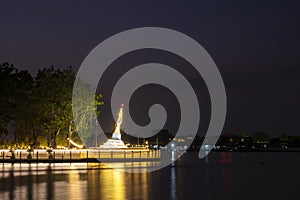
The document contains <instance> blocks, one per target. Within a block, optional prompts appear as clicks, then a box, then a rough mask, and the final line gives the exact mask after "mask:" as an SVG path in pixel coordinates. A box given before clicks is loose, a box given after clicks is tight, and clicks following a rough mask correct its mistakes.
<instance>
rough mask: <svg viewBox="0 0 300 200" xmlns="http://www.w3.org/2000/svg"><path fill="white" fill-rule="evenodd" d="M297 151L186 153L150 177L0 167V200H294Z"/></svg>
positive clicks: (70, 168)
mask: <svg viewBox="0 0 300 200" xmlns="http://www.w3.org/2000/svg"><path fill="white" fill-rule="evenodd" d="M299 156H300V153H278V152H277V153H271V152H269V153H267V152H266V153H225V152H224V153H223V152H221V153H219V152H212V153H210V154H209V155H208V157H206V158H204V159H201V160H200V159H198V158H197V154H196V153H187V154H185V155H184V156H183V157H182V158H180V159H179V160H177V161H176V162H175V163H174V164H173V165H170V166H168V167H166V168H163V169H161V170H159V171H155V172H151V173H140V174H139V173H136V174H130V173H123V172H119V171H117V170H114V169H111V168H108V167H106V166H105V165H103V164H93V165H91V164H89V165H87V164H80V163H77V164H76V163H72V164H69V163H65V164H51V165H49V164H31V165H29V164H21V165H20V164H14V165H11V164H3V165H2V164H1V165H2V166H1V165H0V169H2V170H1V171H0V199H1V200H6V199H37V200H41V199H49V200H51V199H58V200H64V199H76V200H80V199H200V200H201V199H243V200H244V199H251V200H253V199H297V200H299V199H300V184H299V183H300V157H299Z"/></svg>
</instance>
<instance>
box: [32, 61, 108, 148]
mask: <svg viewBox="0 0 300 200" xmlns="http://www.w3.org/2000/svg"><path fill="white" fill-rule="evenodd" d="M74 81H75V73H74V71H73V70H72V68H71V67H69V68H67V69H64V70H60V69H54V67H53V66H52V67H50V68H44V69H42V70H40V71H39V72H38V74H37V76H36V79H35V89H34V96H35V98H36V101H37V108H38V110H39V114H38V115H39V118H40V119H41V121H42V125H43V132H44V133H45V136H46V137H47V138H48V146H52V147H53V148H56V146H57V137H58V136H59V138H60V141H63V138H65V139H67V138H74V137H75V138H76V137H77V138H78V135H77V133H78V131H79V129H80V127H78V126H77V127H75V122H78V123H76V124H82V125H86V123H87V122H88V119H89V116H88V114H84V113H89V112H88V111H90V110H91V106H90V104H88V103H87V102H84V101H82V102H81V104H80V106H79V107H78V108H79V109H81V110H83V109H85V112H82V113H83V114H82V115H80V116H79V117H77V118H76V119H73V113H72V105H73V102H72V94H73V85H74ZM83 87H86V85H84V84H83ZM101 97H102V96H101V95H96V100H95V101H96V105H97V106H98V105H102V104H103V102H100V101H99V99H100V98H101ZM83 99H84V98H83ZM74 120H77V121H74ZM65 141H66V140H65Z"/></svg>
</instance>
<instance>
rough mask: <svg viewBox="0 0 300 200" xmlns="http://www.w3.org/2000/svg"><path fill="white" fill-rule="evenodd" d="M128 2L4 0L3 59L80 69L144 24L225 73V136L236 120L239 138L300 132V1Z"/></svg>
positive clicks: (23, 65)
mask: <svg viewBox="0 0 300 200" xmlns="http://www.w3.org/2000/svg"><path fill="white" fill-rule="evenodd" d="M107 2H108V1H107ZM128 2H130V3H128ZM128 2H125V1H119V3H117V2H116V3H104V2H98V3H94V2H93V3H92V2H87V1H81V2H80V3H78V2H77V3H76V2H74V1H64V2H60V1H57V3H53V2H51V3H45V2H43V3H36V2H30V1H26V2H21V3H11V2H2V3H1V4H0V8H1V12H0V62H4V61H8V62H10V63H13V64H15V65H16V66H17V67H18V68H20V69H28V70H29V71H30V72H32V73H35V72H36V70H37V69H39V68H42V67H48V66H50V65H54V66H58V67H66V66H70V65H71V66H73V67H74V68H75V69H78V67H79V66H80V64H81V62H82V61H83V59H84V58H85V56H86V55H87V54H88V53H89V52H90V51H91V50H92V49H93V48H94V47H95V46H96V45H98V44H99V43H100V42H101V41H103V40H105V39H106V38H107V37H109V36H112V35H114V34H116V33H119V32H121V31H124V30H127V29H131V28H136V27H144V26H158V27H166V28H170V29H175V30H178V31H180V32H183V33H185V34H187V35H189V36H190V37H192V38H194V39H195V40H197V41H198V42H199V43H200V44H201V45H202V46H203V47H204V48H205V49H206V50H207V51H208V53H209V54H210V55H211V57H212V58H213V59H214V61H215V63H216V64H217V66H218V68H219V70H220V72H221V74H222V76H223V79H224V83H225V86H226V91H227V96H228V113H227V120H226V124H225V127H224V132H229V131H230V125H229V124H230V122H231V123H232V127H233V133H239V132H241V131H249V132H253V131H264V132H267V133H269V134H270V135H280V134H283V133H286V134H289V135H300V126H299V124H300V120H299V113H300V106H299V99H300V90H299V85H300V79H299V77H300V66H299V61H300V59H299V58H300V56H299V52H300V51H299V46H300V39H299V37H300V28H299V20H300V12H299V10H300V3H298V2H297V1H248V2H246V1H189V2H188V1H164V2H162V1H156V3H154V2H152V1H151V2H150V1H148V3H146V1H144V2H142V1H128Z"/></svg>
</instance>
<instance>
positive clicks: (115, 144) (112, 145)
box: [100, 104, 128, 149]
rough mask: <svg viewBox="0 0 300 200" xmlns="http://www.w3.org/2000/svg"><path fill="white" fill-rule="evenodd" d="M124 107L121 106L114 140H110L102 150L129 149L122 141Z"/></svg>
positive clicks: (101, 146)
mask: <svg viewBox="0 0 300 200" xmlns="http://www.w3.org/2000/svg"><path fill="white" fill-rule="evenodd" d="M123 106H124V104H121V108H120V111H119V114H118V120H117V123H116V128H115V131H114V132H113V134H112V138H111V139H108V140H107V141H106V142H105V143H104V144H103V145H100V149H124V148H128V147H127V146H125V144H124V142H123V141H122V139H121V124H122V122H123Z"/></svg>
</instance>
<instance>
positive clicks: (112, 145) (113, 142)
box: [100, 139, 128, 149]
mask: <svg viewBox="0 0 300 200" xmlns="http://www.w3.org/2000/svg"><path fill="white" fill-rule="evenodd" d="M127 148H128V147H127V146H126V145H125V144H124V142H123V141H122V140H118V139H108V140H107V141H106V142H105V143H104V144H103V145H100V149H127Z"/></svg>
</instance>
